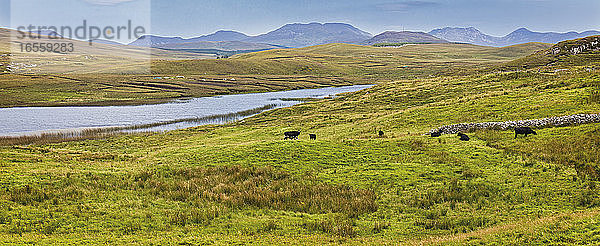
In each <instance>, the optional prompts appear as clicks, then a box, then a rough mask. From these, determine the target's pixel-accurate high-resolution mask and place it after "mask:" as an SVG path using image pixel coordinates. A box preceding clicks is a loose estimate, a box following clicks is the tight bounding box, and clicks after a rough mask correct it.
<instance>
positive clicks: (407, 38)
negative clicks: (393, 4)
mask: <svg viewBox="0 0 600 246" xmlns="http://www.w3.org/2000/svg"><path fill="white" fill-rule="evenodd" d="M363 43H364V44H367V45H374V44H385V43H387V44H393V43H427V44H437V43H448V41H446V40H443V39H440V38H437V37H435V36H433V35H430V34H427V33H424V32H393V31H387V32H384V33H381V34H379V35H376V36H375V37H373V38H371V39H369V40H367V41H364V42H363Z"/></svg>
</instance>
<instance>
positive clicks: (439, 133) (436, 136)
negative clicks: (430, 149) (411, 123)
mask: <svg viewBox="0 0 600 246" xmlns="http://www.w3.org/2000/svg"><path fill="white" fill-rule="evenodd" d="M441 136H442V131H437V132H434V133H431V137H432V138H438V137H441Z"/></svg>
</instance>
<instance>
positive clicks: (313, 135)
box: [308, 134, 317, 140]
mask: <svg viewBox="0 0 600 246" xmlns="http://www.w3.org/2000/svg"><path fill="white" fill-rule="evenodd" d="M308 136H309V137H310V140H317V134H308Z"/></svg>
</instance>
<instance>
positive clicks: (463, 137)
mask: <svg viewBox="0 0 600 246" xmlns="http://www.w3.org/2000/svg"><path fill="white" fill-rule="evenodd" d="M458 136H459V137H460V140H461V141H469V140H471V138H470V137H469V136H467V134H464V133H462V132H460V133H458Z"/></svg>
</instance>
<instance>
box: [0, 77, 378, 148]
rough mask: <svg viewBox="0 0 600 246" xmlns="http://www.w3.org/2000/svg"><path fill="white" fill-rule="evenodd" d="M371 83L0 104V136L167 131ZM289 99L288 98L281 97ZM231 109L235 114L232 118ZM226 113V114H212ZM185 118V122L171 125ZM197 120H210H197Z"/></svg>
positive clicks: (225, 118)
mask: <svg viewBox="0 0 600 246" xmlns="http://www.w3.org/2000/svg"><path fill="white" fill-rule="evenodd" d="M371 86H372V85H355V86H344V87H327V88H319V89H303V90H291V91H279V92H267V93H252V94H239V95H225V96H214V97H201V98H193V99H189V100H179V101H174V102H171V103H165V104H153V105H139V106H109V107H106V106H101V107H100V106H89V107H20V108H5V109H0V119H2V120H0V136H24V135H37V134H42V133H56V132H66V131H79V130H84V129H95V128H119V127H133V126H139V125H151V124H156V123H161V122H162V123H164V125H158V126H157V125H153V126H152V127H150V126H149V127H145V128H142V129H137V130H145V131H148V130H151V131H167V130H176V129H183V128H188V127H193V126H198V125H203V124H220V123H225V122H230V121H232V120H239V119H241V118H245V117H248V116H249V115H238V117H234V116H235V115H237V114H236V113H238V112H242V111H248V110H251V109H257V108H261V107H265V106H267V107H266V108H269V107H268V105H272V107H275V108H281V107H290V106H293V105H296V104H299V103H301V101H296V100H289V98H325V97H331V96H335V95H336V94H340V93H346V92H354V91H359V90H362V89H366V88H369V87H371ZM282 99H284V100H282ZM227 114H229V115H230V116H232V117H228V116H227ZM215 115H225V116H227V117H211V116H215ZM181 119H189V120H187V121H183V122H177V123H173V124H170V123H168V122H174V121H178V120H181ZM193 119H205V120H196V121H194V120H193Z"/></svg>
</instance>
